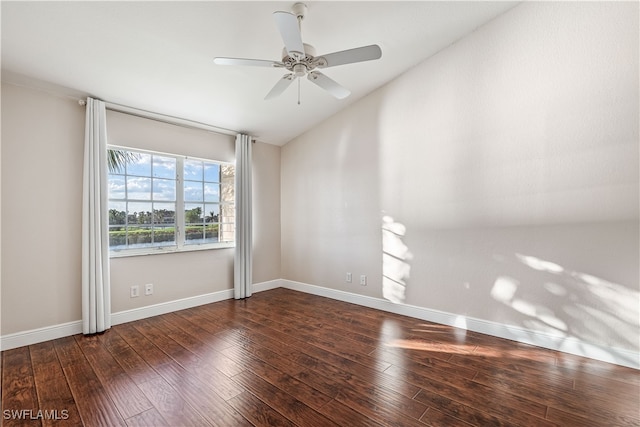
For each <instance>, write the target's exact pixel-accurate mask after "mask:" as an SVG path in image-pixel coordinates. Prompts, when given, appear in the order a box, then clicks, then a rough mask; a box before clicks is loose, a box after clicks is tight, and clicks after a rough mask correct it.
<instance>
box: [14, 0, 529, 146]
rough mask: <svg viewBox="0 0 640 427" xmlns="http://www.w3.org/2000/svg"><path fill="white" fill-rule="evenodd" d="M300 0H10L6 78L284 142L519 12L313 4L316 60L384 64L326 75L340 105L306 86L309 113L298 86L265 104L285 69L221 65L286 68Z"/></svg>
mask: <svg viewBox="0 0 640 427" xmlns="http://www.w3.org/2000/svg"><path fill="white" fill-rule="evenodd" d="M293 3H294V2H279V1H277V2H273V1H259V2H244V1H231V2H222V1H207V2H184V1H176V2H163V1H143V2H70V1H65V2H6V1H3V2H2V4H1V8H2V10H1V13H2V71H3V75H2V77H3V80H5V81H15V82H18V83H20V82H22V83H24V81H25V79H26V80H29V81H30V82H37V81H40V85H42V84H43V83H42V82H48V83H53V84H55V85H58V86H62V87H64V88H69V89H71V91H69V92H68V93H67V94H72V93H75V94H88V95H91V96H94V97H97V98H100V99H104V100H105V101H109V102H113V103H117V104H123V105H126V106H130V107H134V108H139V109H143V110H147V111H153V112H156V113H161V114H166V115H171V116H176V117H181V118H185V119H189V120H194V121H198V122H202V123H207V124H210V125H213V126H217V127H222V128H226V129H231V130H235V131H243V132H247V133H250V134H251V135H254V136H256V137H258V139H260V140H261V141H264V142H268V143H272V144H278V145H282V144H285V143H286V142H288V141H290V140H291V139H292V138H294V137H295V136H297V135H299V134H301V133H303V132H305V131H306V130H308V129H310V128H312V127H313V126H315V125H316V124H318V123H320V122H321V121H322V120H324V119H326V118H327V117H329V116H331V115H333V114H335V113H336V112H338V111H339V110H341V109H343V108H345V107H346V106H347V105H350V104H351V103H353V102H355V101H356V100H358V99H360V98H362V97H363V96H365V95H367V94H368V93H370V92H371V91H373V90H375V89H376V88H378V87H380V86H382V85H384V84H385V83H387V82H388V81H390V80H391V79H393V78H394V77H396V76H398V75H399V74H401V73H403V72H404V71H406V70H407V69H409V68H411V67H413V66H414V65H416V64H417V63H419V62H421V61H423V60H424V59H426V58H428V57H429V56H431V55H433V54H435V53H437V52H438V51H439V50H441V49H443V48H444V47H446V46H448V45H450V44H451V43H454V42H455V41H456V40H459V39H460V38H462V37H464V36H465V35H467V34H469V33H471V32H472V31H474V30H475V29H476V28H477V27H479V26H480V25H482V24H484V23H486V22H487V21H489V20H491V19H493V18H494V17H496V16H498V15H500V14H501V13H503V12H505V11H506V10H508V9H510V8H511V7H513V6H514V5H515V4H517V3H516V2H473V1H472V2H458V1H451V2H429V1H410V2H399V1H390V2H378V1H373V2H365V1H356V2H346V1H344V2H342V1H341V2H329V1H308V2H306V4H307V5H308V14H307V16H306V18H305V20H304V22H303V24H302V31H303V41H304V42H305V43H309V44H311V45H313V46H314V47H315V48H316V50H317V52H318V54H323V53H331V52H335V51H339V50H345V49H350V48H354V47H359V46H364V45H369V44H378V45H379V46H380V47H381V48H382V59H380V60H378V61H369V62H363V63H358V64H350V65H343V66H339V67H335V68H329V69H326V70H324V71H323V72H324V74H326V75H327V76H329V77H331V78H332V79H334V80H336V81H337V82H339V83H340V84H342V85H343V86H345V87H347V88H348V89H350V90H351V92H352V93H351V96H349V97H348V98H346V99H344V100H337V99H335V98H333V97H332V96H330V95H329V94H328V93H326V92H324V91H323V90H321V89H320V88H318V87H317V86H315V85H313V84H311V83H310V82H309V81H307V80H302V82H301V100H302V104H301V105H298V104H297V86H296V84H293V85H291V86H290V87H289V88H288V89H287V91H286V92H285V93H284V94H283V95H282V96H280V97H279V98H277V99H275V100H271V101H264V100H263V98H264V96H265V95H266V93H267V92H268V91H269V90H270V89H271V87H273V85H274V84H275V83H276V81H277V80H278V79H279V78H280V77H281V76H282V75H283V74H284V72H283V70H281V69H276V68H274V69H269V68H253V67H231V66H220V65H215V64H214V63H213V58H214V57H216V56H229V57H241V58H256V59H267V60H276V61H279V60H280V59H281V51H282V46H283V43H282V41H281V39H280V34H279V32H278V30H277V28H276V26H275V23H274V20H273V18H272V16H271V14H272V12H274V11H277V10H284V11H290V9H291V6H292V5H293ZM51 87H52V85H49V88H51Z"/></svg>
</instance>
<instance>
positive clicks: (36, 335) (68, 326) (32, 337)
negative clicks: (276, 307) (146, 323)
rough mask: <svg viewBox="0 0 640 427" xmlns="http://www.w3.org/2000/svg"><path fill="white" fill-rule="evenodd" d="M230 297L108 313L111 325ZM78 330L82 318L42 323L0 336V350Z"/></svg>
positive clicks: (257, 287)
mask: <svg viewBox="0 0 640 427" xmlns="http://www.w3.org/2000/svg"><path fill="white" fill-rule="evenodd" d="M279 287H281V280H279V279H277V280H270V281H267V282H262V283H255V284H254V285H253V292H261V291H267V290H269V289H275V288H279ZM231 298H233V289H226V290H224V291H218V292H212V293H209V294H204V295H197V296H194V297H188V298H182V299H179V300H175V301H168V302H164V303H160V304H154V305H148V306H145V307H139V308H134V309H131V310H124V311H119V312H117V313H112V314H111V324H112V325H119V324H121V323H127V322H133V321H134V320H141V319H146V318H148V317H153V316H158V315H160V314H166V313H172V312H174V311H178V310H184V309H186V308H191V307H197V306H199V305H204V304H210V303H213V302H218V301H223V300H226V299H231ZM80 333H82V321H81V320H77V321H74V322H68V323H62V324H59V325H52V326H45V327H42V328H38V329H32V330H29V331H23V332H16V333H13V334H8V335H3V336H0V351H2V350H11V349H12V348H18V347H23V346H25V345H31V344H37V343H40V342H44V341H49V340H55V339H58V338H63V337H68V336H71V335H75V334H80Z"/></svg>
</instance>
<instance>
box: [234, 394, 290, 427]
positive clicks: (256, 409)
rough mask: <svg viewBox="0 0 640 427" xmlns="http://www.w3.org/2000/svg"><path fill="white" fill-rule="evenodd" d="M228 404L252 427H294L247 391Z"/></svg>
mask: <svg viewBox="0 0 640 427" xmlns="http://www.w3.org/2000/svg"><path fill="white" fill-rule="evenodd" d="M228 402H229V404H230V405H231V406H233V407H234V408H235V409H236V410H237V411H238V412H240V413H241V414H243V415H244V416H245V417H246V418H247V420H249V421H250V422H251V424H253V425H254V426H273V427H294V426H295V424H294V423H292V422H291V421H289V420H288V419H287V418H286V417H284V416H283V415H282V414H280V413H279V412H278V411H276V410H275V409H273V408H271V407H270V406H269V405H267V404H266V403H264V402H263V401H262V400H260V399H258V398H257V397H256V396H254V395H253V394H251V393H249V392H248V391H244V392H242V393H241V394H239V395H238V396H236V397H234V398H233V399H230V400H229V401H228Z"/></svg>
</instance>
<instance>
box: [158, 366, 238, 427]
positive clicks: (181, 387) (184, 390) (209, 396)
mask: <svg viewBox="0 0 640 427" xmlns="http://www.w3.org/2000/svg"><path fill="white" fill-rule="evenodd" d="M158 372H159V373H160V375H161V376H162V377H163V379H164V380H165V381H166V382H167V383H168V384H169V385H170V386H171V387H173V389H174V390H176V392H177V393H178V394H179V395H180V396H182V398H184V400H185V401H186V402H188V403H189V404H190V405H191V406H192V407H193V408H195V409H196V410H197V411H198V412H199V413H200V414H201V415H202V417H203V418H204V419H206V420H207V421H208V422H209V423H210V424H211V425H212V426H220V427H232V426H247V425H249V422H248V421H247V420H246V419H245V418H244V417H243V416H242V415H241V414H240V413H238V412H237V411H236V410H234V409H233V408H232V407H231V406H230V405H229V404H228V403H227V402H226V401H225V400H228V399H232V398H233V397H235V396H237V395H239V394H241V393H242V392H244V388H242V387H240V386H237V387H236V388H237V389H238V392H237V393H234V394H233V395H229V396H225V395H226V393H224V392H221V390H220V385H219V384H217V383H215V382H209V381H206V380H203V379H201V378H200V377H199V376H198V375H197V374H192V373H189V372H187V371H185V369H184V368H183V367H181V366H180V365H178V364H176V363H167V364H165V365H162V366H160V367H158Z"/></svg>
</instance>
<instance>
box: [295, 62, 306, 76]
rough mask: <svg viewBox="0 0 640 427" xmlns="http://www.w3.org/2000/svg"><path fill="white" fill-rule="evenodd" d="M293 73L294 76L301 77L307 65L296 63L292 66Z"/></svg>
mask: <svg viewBox="0 0 640 427" xmlns="http://www.w3.org/2000/svg"><path fill="white" fill-rule="evenodd" d="M292 71H293V74H295V75H296V77H302V76H304V75H305V74H307V67H306V66H305V65H304V64H296V65H294V66H293V70H292Z"/></svg>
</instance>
